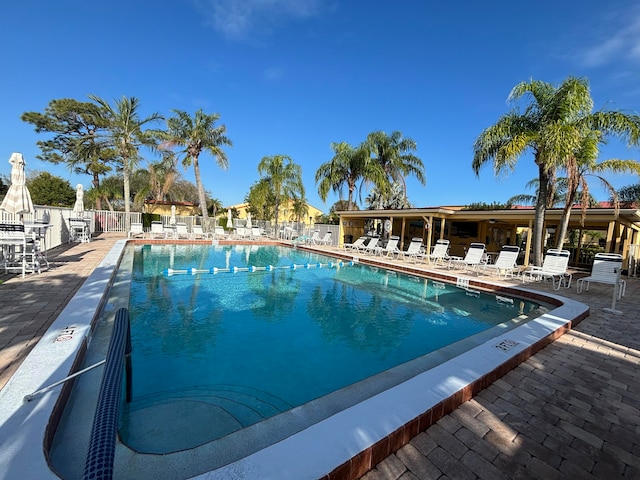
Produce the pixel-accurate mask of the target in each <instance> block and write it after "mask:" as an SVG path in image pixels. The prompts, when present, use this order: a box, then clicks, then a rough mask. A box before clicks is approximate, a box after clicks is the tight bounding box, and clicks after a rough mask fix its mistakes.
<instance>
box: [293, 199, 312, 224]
mask: <svg viewBox="0 0 640 480" xmlns="http://www.w3.org/2000/svg"><path fill="white" fill-rule="evenodd" d="M291 210H292V211H291V214H292V215H293V218H295V219H296V222H298V223H301V222H302V221H304V219H305V218H306V217H307V215H309V205H307V199H306V198H305V197H304V196H302V197H301V196H295V197H293V202H291Z"/></svg>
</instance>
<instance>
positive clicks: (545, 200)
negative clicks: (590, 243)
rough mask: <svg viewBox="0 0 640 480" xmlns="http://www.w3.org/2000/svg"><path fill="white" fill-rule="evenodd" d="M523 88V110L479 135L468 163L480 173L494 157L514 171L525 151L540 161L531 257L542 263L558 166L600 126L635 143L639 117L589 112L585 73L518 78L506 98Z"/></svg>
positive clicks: (499, 166)
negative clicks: (556, 79) (557, 81)
mask: <svg viewBox="0 0 640 480" xmlns="http://www.w3.org/2000/svg"><path fill="white" fill-rule="evenodd" d="M527 94H529V95H531V97H532V102H531V103H530V104H529V105H527V107H526V108H525V110H524V112H523V113H520V111H519V110H517V109H514V110H512V111H511V112H509V113H507V114H506V115H504V116H503V117H501V118H500V119H499V120H498V122H497V123H496V124H495V125H493V126H491V127H489V128H487V129H485V130H484V131H483V132H482V133H481V134H480V135H479V136H478V138H477V139H476V141H475V143H474V157H473V163H472V168H473V170H474V172H475V173H476V175H479V172H480V169H481V167H482V166H484V165H485V164H486V163H488V162H490V161H493V167H494V172H495V174H496V175H500V174H502V173H506V172H510V171H513V170H514V169H515V165H516V162H517V160H518V159H519V157H520V156H521V155H522V154H523V153H524V152H525V151H528V150H531V151H532V152H533V157H534V162H535V164H536V166H537V167H538V195H537V198H536V206H535V225H534V236H533V254H534V258H533V262H534V264H536V265H540V264H541V263H542V234H543V225H544V217H545V212H546V208H547V207H548V205H549V204H550V202H551V201H552V199H553V198H554V192H555V177H556V171H557V168H558V167H561V166H563V165H566V164H567V162H568V161H569V159H570V157H571V156H572V155H574V154H575V152H578V151H579V150H580V148H581V145H582V143H583V139H584V138H585V136H586V135H585V132H588V131H600V132H601V134H602V136H603V137H602V138H604V137H606V136H608V135H616V136H623V137H627V138H628V139H629V143H630V144H632V145H635V144H637V142H638V138H639V135H638V132H640V129H639V128H638V127H639V126H640V119H639V118H638V117H637V116H632V115H626V114H623V113H620V112H604V111H603V112H596V113H592V108H593V100H592V99H591V94H590V91H589V84H588V81H587V80H586V79H583V78H575V77H568V78H567V79H566V80H564V81H563V82H562V84H561V85H559V86H558V87H555V86H553V85H551V84H549V83H546V82H542V81H537V80H531V81H529V82H522V83H519V84H517V85H516V86H515V87H514V88H513V90H512V91H511V93H510V94H509V97H508V100H509V101H515V100H519V99H520V98H522V97H523V96H524V95H527Z"/></svg>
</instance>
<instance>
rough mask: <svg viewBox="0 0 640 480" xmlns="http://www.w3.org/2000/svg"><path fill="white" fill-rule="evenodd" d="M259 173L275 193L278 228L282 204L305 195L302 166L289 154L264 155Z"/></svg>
mask: <svg viewBox="0 0 640 480" xmlns="http://www.w3.org/2000/svg"><path fill="white" fill-rule="evenodd" d="M258 173H259V174H260V176H261V177H262V178H261V180H264V181H265V182H266V183H267V184H268V185H269V186H270V190H271V193H272V195H273V197H272V198H273V202H274V205H273V207H274V208H273V210H274V215H275V227H276V231H277V230H278V216H279V214H280V206H281V205H282V204H283V203H284V204H285V205H286V204H288V202H289V201H290V200H292V199H293V198H295V197H296V196H299V197H304V185H303V184H302V168H300V165H298V164H296V163H294V162H293V160H291V158H290V157H288V156H287V155H274V156H271V157H263V158H262V160H260V163H259V164H258Z"/></svg>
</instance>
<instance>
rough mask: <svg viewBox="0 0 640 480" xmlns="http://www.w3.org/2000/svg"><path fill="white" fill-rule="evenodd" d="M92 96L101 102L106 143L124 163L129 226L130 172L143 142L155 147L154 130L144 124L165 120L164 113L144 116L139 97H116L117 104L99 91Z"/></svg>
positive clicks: (91, 96)
mask: <svg viewBox="0 0 640 480" xmlns="http://www.w3.org/2000/svg"><path fill="white" fill-rule="evenodd" d="M89 98H90V99H91V100H93V101H94V102H96V103H97V104H98V106H99V107H100V115H101V116H102V118H103V119H104V120H105V122H106V125H107V127H106V128H107V129H108V134H107V138H106V139H105V142H104V143H106V145H107V146H109V147H112V148H114V149H115V150H116V152H117V155H118V157H119V159H120V163H121V165H122V179H123V181H124V187H123V189H124V211H125V224H126V228H127V230H128V229H129V221H130V220H129V212H130V211H131V207H130V201H131V195H130V185H129V181H130V176H131V173H132V172H133V170H134V169H135V167H136V165H137V164H138V161H139V160H140V155H139V148H140V146H142V145H146V146H148V147H150V148H153V147H154V145H155V143H154V140H153V136H152V135H151V132H150V131H143V130H142V128H143V127H144V126H145V125H146V124H148V123H151V122H156V121H158V120H162V118H163V117H162V115H160V114H159V113H153V114H151V115H150V116H148V117H147V118H144V119H141V118H140V116H139V114H138V108H139V106H140V101H139V100H138V99H137V98H135V97H125V96H123V97H122V98H121V99H120V100H116V101H115V107H112V106H111V105H109V102H107V101H105V100H103V99H102V98H100V97H98V96H96V95H89Z"/></svg>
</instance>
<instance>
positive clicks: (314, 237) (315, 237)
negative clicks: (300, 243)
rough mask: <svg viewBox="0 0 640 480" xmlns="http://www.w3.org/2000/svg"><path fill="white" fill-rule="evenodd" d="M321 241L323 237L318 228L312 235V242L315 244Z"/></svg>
mask: <svg viewBox="0 0 640 480" xmlns="http://www.w3.org/2000/svg"><path fill="white" fill-rule="evenodd" d="M321 241H322V239H321V238H320V232H319V231H318V230H316V231H315V232H313V235H311V243H313V244H314V245H320V242H321Z"/></svg>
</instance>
